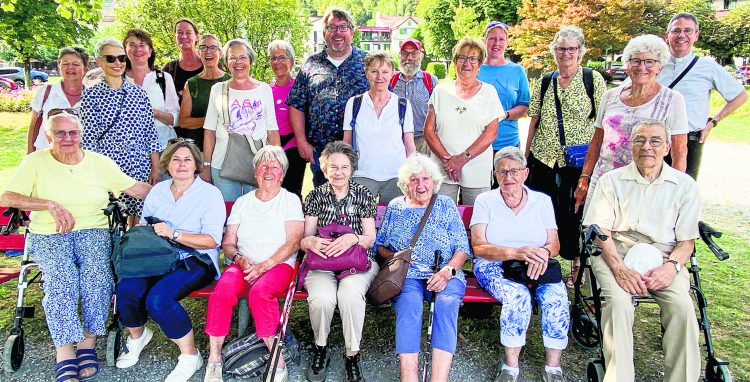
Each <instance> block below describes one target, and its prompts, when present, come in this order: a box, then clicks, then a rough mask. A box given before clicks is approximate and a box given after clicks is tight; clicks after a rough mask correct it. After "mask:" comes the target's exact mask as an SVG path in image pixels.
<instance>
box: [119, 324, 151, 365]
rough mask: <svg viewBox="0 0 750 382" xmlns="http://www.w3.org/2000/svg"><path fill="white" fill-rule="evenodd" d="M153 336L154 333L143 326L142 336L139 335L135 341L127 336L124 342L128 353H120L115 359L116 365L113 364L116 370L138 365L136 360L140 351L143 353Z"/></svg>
mask: <svg viewBox="0 0 750 382" xmlns="http://www.w3.org/2000/svg"><path fill="white" fill-rule="evenodd" d="M153 336H154V332H152V331H151V329H149V328H148V327H145V326H144V327H143V334H141V336H140V337H138V338H137V339H133V338H132V337H130V336H128V340H127V341H126V346H127V348H128V352H127V353H125V352H123V353H120V356H119V357H117V363H115V365H116V366H117V368H118V369H126V368H128V367H131V366H133V365H135V364H136V363H138V358H139V357H140V356H141V351H143V348H144V347H146V345H148V343H149V341H151V337H153ZM123 350H124V349H123Z"/></svg>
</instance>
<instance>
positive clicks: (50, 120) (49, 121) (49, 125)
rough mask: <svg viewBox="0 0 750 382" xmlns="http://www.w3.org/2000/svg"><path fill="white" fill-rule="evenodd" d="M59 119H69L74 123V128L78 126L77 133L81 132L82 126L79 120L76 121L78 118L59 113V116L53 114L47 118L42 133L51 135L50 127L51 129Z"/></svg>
mask: <svg viewBox="0 0 750 382" xmlns="http://www.w3.org/2000/svg"><path fill="white" fill-rule="evenodd" d="M59 118H69V119H72V120H74V121H76V126H78V131H83V125H81V120H80V119H78V116H75V115H73V114H68V113H60V114H55V115H53V116H51V117H49V118H47V121H45V123H44V131H45V132H46V133H47V134H51V133H52V127H53V125H55V124H56V123H57V122H56V121H57V120H58V119H59Z"/></svg>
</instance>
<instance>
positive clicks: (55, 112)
mask: <svg viewBox="0 0 750 382" xmlns="http://www.w3.org/2000/svg"><path fill="white" fill-rule="evenodd" d="M62 113H65V114H70V115H73V116H76V117H78V110H76V109H72V108H66V109H59V108H55V109H50V111H48V112H47V118H49V117H54V116H56V115H58V114H62Z"/></svg>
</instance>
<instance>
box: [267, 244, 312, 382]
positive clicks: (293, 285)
mask: <svg viewBox="0 0 750 382" xmlns="http://www.w3.org/2000/svg"><path fill="white" fill-rule="evenodd" d="M303 256H304V252H302V251H300V252H299V253H298V255H297V260H296V261H295V262H294V272H293V273H292V275H293V276H292V280H291V281H290V282H289V289H287V291H286V299H285V300H284V310H283V311H282V312H281V317H279V326H278V328H277V329H276V335H275V336H274V337H273V344H272V345H271V354H270V355H269V357H268V367H266V371H265V372H263V381H264V382H273V380H274V378H276V365H278V364H279V358H281V341H283V340H284V334H285V333H286V324H287V323H288V322H289V315H290V314H291V311H292V301H293V300H294V291H295V290H296V289H297V281H299V264H300V263H301V262H302V257H303ZM287 367H289V366H287Z"/></svg>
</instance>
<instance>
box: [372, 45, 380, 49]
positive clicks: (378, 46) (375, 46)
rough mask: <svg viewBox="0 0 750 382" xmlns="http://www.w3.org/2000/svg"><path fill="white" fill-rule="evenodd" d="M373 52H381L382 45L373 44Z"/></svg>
mask: <svg viewBox="0 0 750 382" xmlns="http://www.w3.org/2000/svg"><path fill="white" fill-rule="evenodd" d="M372 50H380V44H372Z"/></svg>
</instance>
